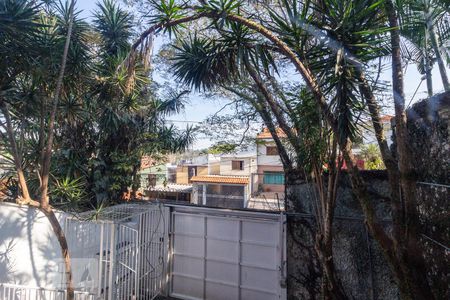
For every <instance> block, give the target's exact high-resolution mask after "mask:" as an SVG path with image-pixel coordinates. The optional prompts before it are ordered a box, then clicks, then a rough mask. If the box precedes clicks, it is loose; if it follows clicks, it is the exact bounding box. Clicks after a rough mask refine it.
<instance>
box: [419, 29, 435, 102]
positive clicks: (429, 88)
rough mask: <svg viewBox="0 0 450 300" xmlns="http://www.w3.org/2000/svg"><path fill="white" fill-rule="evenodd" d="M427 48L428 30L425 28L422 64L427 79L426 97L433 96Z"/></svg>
mask: <svg viewBox="0 0 450 300" xmlns="http://www.w3.org/2000/svg"><path fill="white" fill-rule="evenodd" d="M427 49H428V30H426V29H425V36H424V45H423V50H422V52H423V54H422V55H423V66H424V68H425V77H426V80H427V92H428V97H431V96H433V79H432V75H431V64H430V58H429V56H428V53H427Z"/></svg>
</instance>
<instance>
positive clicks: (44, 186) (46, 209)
mask: <svg viewBox="0 0 450 300" xmlns="http://www.w3.org/2000/svg"><path fill="white" fill-rule="evenodd" d="M74 6H75V0H72V2H71V4H70V8H69V25H68V28H67V36H66V42H65V44H64V51H63V56H62V59H61V67H60V70H59V74H58V79H57V82H56V90H55V94H54V99H53V104H52V110H51V112H50V120H49V125H48V133H47V144H46V147H45V149H44V154H43V155H42V158H43V161H42V162H41V186H40V192H41V195H40V207H41V211H42V212H43V213H44V214H45V215H46V216H47V218H48V220H49V221H50V224H51V225H52V229H53V232H54V233H55V235H56V237H57V238H58V242H59V245H60V248H61V253H62V256H63V258H64V266H65V273H66V285H67V287H66V288H67V290H66V291H67V300H74V299H75V295H74V287H73V281H72V268H71V261H70V255H69V248H68V246H67V241H66V237H65V235H64V232H63V230H62V228H61V225H60V224H59V222H58V220H57V219H56V217H55V214H54V212H53V209H52V207H51V206H50V204H49V197H48V181H49V175H50V164H51V157H52V149H53V138H54V127H55V119H56V111H57V109H58V102H59V97H60V94H61V90H62V85H63V80H64V73H65V69H66V64H67V56H68V53H69V46H70V39H71V36H72V27H73V19H74ZM41 138H44V137H41Z"/></svg>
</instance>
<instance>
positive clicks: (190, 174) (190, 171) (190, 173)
mask: <svg viewBox="0 0 450 300" xmlns="http://www.w3.org/2000/svg"><path fill="white" fill-rule="evenodd" d="M193 176H197V167H188V179H189V180H190V179H191V178H192V177H193Z"/></svg>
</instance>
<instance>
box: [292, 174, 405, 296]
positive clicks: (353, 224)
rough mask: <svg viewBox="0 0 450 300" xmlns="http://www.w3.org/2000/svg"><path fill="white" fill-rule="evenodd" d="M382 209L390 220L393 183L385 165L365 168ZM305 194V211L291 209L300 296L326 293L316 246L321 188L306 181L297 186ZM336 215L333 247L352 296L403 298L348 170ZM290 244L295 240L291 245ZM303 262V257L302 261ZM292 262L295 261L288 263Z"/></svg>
mask: <svg viewBox="0 0 450 300" xmlns="http://www.w3.org/2000/svg"><path fill="white" fill-rule="evenodd" d="M362 175H363V176H364V179H365V180H366V181H367V183H368V186H369V191H370V193H371V194H372V196H373V197H372V198H373V201H374V204H375V207H376V210H377V215H378V217H379V218H380V219H381V220H384V222H385V224H386V226H387V227H388V226H389V225H390V213H389V207H390V204H389V187H388V183H387V175H386V172H384V171H362ZM297 192H298V193H300V194H301V195H302V197H301V198H300V199H301V200H300V201H301V211H302V212H301V213H298V214H292V215H289V218H288V220H289V221H288V226H290V227H291V228H292V229H294V228H295V230H289V229H288V233H289V234H291V239H289V238H288V243H289V242H292V241H297V242H298V243H299V244H300V247H298V251H296V252H295V253H292V252H291V255H294V256H295V257H288V264H289V263H290V262H289V261H291V262H293V261H294V262H295V263H296V274H295V275H294V277H295V280H291V284H295V285H296V290H297V293H296V295H295V297H296V299H320V282H321V270H320V266H319V264H318V262H317V259H316V253H315V251H314V232H315V226H316V225H315V224H316V222H315V219H314V217H313V214H314V206H313V205H314V203H315V201H316V200H315V197H316V193H315V192H314V190H313V188H312V185H311V184H308V183H304V184H303V185H301V186H299V187H298V188H297ZM335 214H336V216H335V220H334V228H333V230H334V240H333V251H334V261H335V265H336V269H337V275H338V278H339V279H340V280H341V284H342V287H343V289H344V291H345V293H346V294H347V295H348V296H349V299H364V300H366V299H367V300H371V299H374V300H376V299H380V300H381V299H398V291H397V287H396V285H395V283H394V280H393V278H392V276H391V273H390V270H389V267H388V265H387V262H386V260H385V259H384V257H383V255H382V253H381V250H380V248H379V246H378V244H377V242H376V241H375V240H373V239H372V238H371V237H370V235H369V234H368V231H367V229H366V226H365V224H364V221H363V215H362V211H361V208H360V205H359V202H358V201H357V199H356V198H355V197H354V195H353V193H352V188H351V185H350V180H349V178H348V175H347V174H346V173H343V174H342V176H341V179H340V182H339V188H338V198H337V203H336V213H335ZM288 247H289V245H288ZM297 262H298V263H297ZM288 267H289V265H288Z"/></svg>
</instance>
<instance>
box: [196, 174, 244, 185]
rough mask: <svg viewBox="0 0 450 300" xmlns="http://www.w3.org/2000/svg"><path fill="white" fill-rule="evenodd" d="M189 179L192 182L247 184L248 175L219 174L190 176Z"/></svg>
mask: <svg viewBox="0 0 450 300" xmlns="http://www.w3.org/2000/svg"><path fill="white" fill-rule="evenodd" d="M191 181H192V182H211V183H231V184H248V177H238V176H221V175H207V176H192V178H191Z"/></svg>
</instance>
